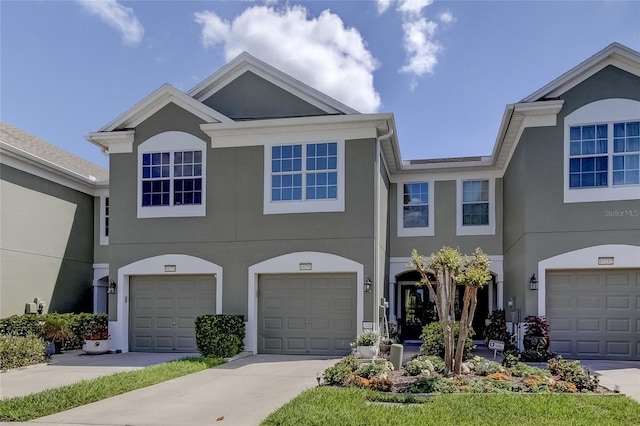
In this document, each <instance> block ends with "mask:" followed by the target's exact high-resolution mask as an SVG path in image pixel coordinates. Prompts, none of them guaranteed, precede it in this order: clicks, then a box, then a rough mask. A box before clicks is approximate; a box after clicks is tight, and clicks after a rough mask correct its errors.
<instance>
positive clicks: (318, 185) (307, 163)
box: [265, 142, 344, 214]
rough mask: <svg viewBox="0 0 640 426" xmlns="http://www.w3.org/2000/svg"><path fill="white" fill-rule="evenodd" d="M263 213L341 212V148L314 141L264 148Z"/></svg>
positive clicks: (334, 143)
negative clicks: (265, 177)
mask: <svg viewBox="0 0 640 426" xmlns="http://www.w3.org/2000/svg"><path fill="white" fill-rule="evenodd" d="M266 149H268V153H269V154H270V155H269V156H268V157H269V158H268V163H267V164H268V170H269V173H270V176H269V177H268V182H269V185H268V187H267V185H265V195H266V199H265V214H269V213H296V212H298V213H303V212H313V211H343V210H344V198H343V196H342V194H341V191H342V187H343V185H344V183H343V182H344V177H343V171H342V170H343V169H344V154H343V153H344V146H343V143H341V142H315V143H299V144H291V145H273V146H270V147H266Z"/></svg>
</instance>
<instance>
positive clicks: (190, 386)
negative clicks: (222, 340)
mask: <svg viewBox="0 0 640 426" xmlns="http://www.w3.org/2000/svg"><path fill="white" fill-rule="evenodd" d="M136 355H138V356H146V355H150V354H136ZM105 356H106V355H105ZM337 360H338V358H323V357H314V356H279V355H253V356H248V357H246V358H242V359H239V360H236V361H233V362H230V363H228V364H225V365H222V366H219V367H216V368H212V369H208V370H204V371H201V372H199V373H194V374H190V375H188V376H184V377H180V378H177V379H174V380H170V381H167V382H163V383H160V384H157V385H154V386H149V387H147V388H143V389H138V390H135V391H132V392H128V393H126V394H122V395H118V396H115V397H113V398H109V399H106V400H103V401H98V402H95V403H93V404H88V405H85V406H82V407H78V408H74V409H72V410H68V411H64V412H62V413H58V414H53V415H51V416H46V417H41V418H39V419H36V420H33V421H31V422H28V423H22V424H29V425H38V426H44V425H60V424H65V425H116V426H117V425H153V426H164V425H167V426H169V425H194V426H198V425H212V424H221V425H225V424H226V425H240V426H242V425H251V426H253V425H258V424H260V422H261V421H262V420H263V419H264V418H265V417H267V416H268V415H269V414H270V413H271V412H272V411H274V410H276V409H277V408H279V407H281V406H282V405H284V404H285V403H287V402H288V401H290V400H291V399H293V398H295V397H296V396H297V395H299V394H300V392H302V391H303V390H305V389H308V388H311V387H314V386H317V381H316V374H317V373H322V372H323V371H324V370H325V369H326V368H327V367H329V366H330V365H332V364H333V363H335V362H336V361H337ZM105 364H106V362H105ZM60 367H64V366H60ZM37 368H39V367H32V368H31V369H37ZM27 370H30V369H26V370H23V371H27ZM63 371H64V370H61V374H64V373H63ZM33 373H35V371H34V372H33ZM4 374H7V373H4ZM5 384H6V383H5V382H4V380H3V388H4V385H5ZM218 419H220V420H218ZM15 424H16V423H3V425H15ZM18 424H20V423H18Z"/></svg>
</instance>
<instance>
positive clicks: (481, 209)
mask: <svg viewBox="0 0 640 426" xmlns="http://www.w3.org/2000/svg"><path fill="white" fill-rule="evenodd" d="M495 187H496V178H495V177H487V178H475V179H459V180H458V181H457V184H456V203H457V209H456V235H495V233H496V201H495V199H496V195H495V193H496V190H495Z"/></svg>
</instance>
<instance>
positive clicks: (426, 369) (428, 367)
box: [404, 355, 435, 376]
mask: <svg viewBox="0 0 640 426" xmlns="http://www.w3.org/2000/svg"><path fill="white" fill-rule="evenodd" d="M404 369H405V371H406V372H407V374H409V375H410V376H417V375H419V374H425V375H430V374H431V373H433V372H434V371H435V367H434V366H433V363H432V362H431V361H429V359H428V357H427V356H426V355H423V356H418V357H416V358H414V359H412V360H411V361H409V362H408V363H407V365H405V366H404Z"/></svg>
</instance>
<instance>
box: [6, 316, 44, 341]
mask: <svg viewBox="0 0 640 426" xmlns="http://www.w3.org/2000/svg"><path fill="white" fill-rule="evenodd" d="M43 325H44V320H43V315H12V316H10V317H7V318H2V319H0V334H2V335H11V336H22V337H25V336H26V335H27V334H34V335H36V336H40V335H41V334H42V326H43Z"/></svg>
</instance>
